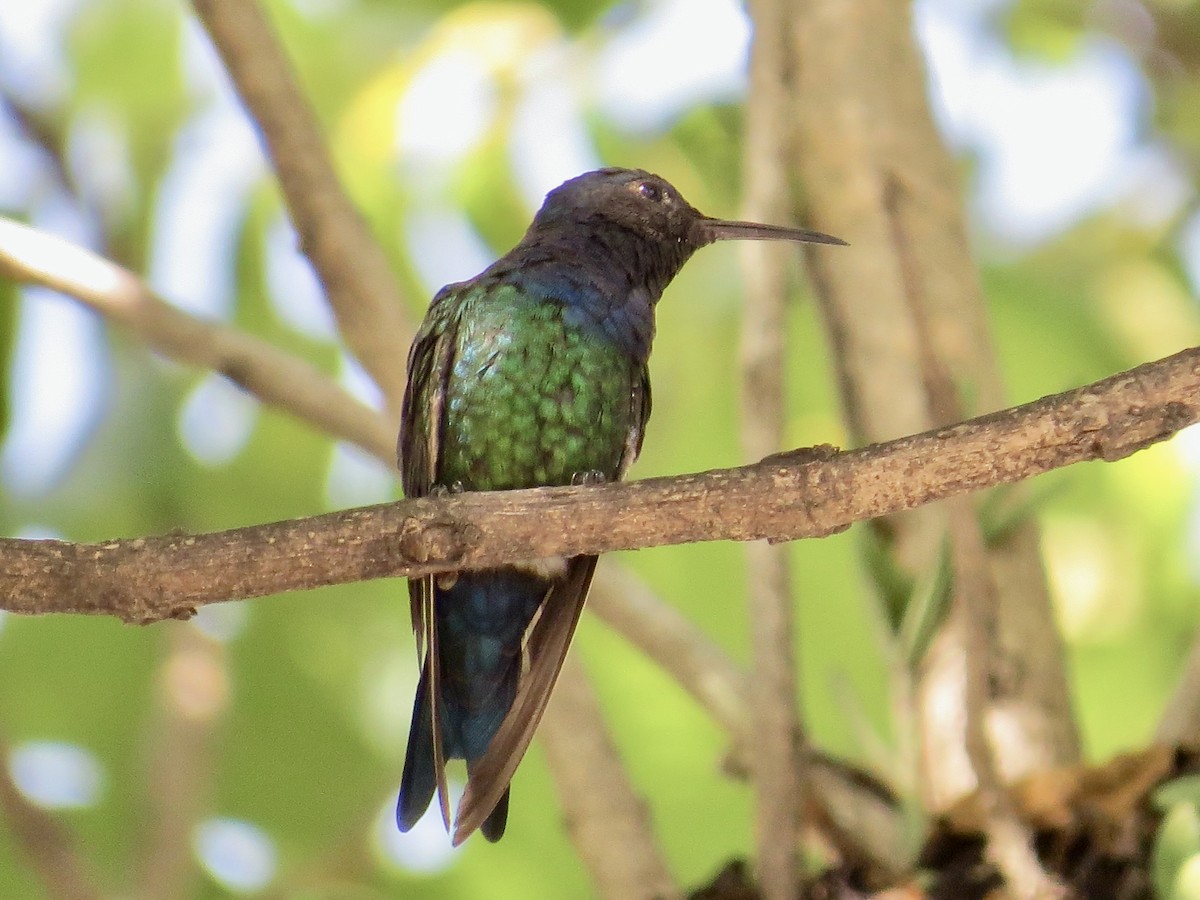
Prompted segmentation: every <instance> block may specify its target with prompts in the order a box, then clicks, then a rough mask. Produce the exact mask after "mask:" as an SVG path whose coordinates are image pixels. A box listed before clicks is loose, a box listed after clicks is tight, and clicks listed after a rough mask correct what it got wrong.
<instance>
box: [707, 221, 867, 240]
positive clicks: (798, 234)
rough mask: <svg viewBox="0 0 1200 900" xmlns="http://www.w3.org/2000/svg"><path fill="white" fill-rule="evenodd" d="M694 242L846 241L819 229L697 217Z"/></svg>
mask: <svg viewBox="0 0 1200 900" xmlns="http://www.w3.org/2000/svg"><path fill="white" fill-rule="evenodd" d="M694 228H695V237H696V244H697V245H698V246H704V245H705V244H711V243H713V242H714V241H795V242H796V243H800V244H840V245H842V246H846V242H845V241H843V240H842V239H841V238H835V237H834V236H833V235H829V234H822V233H821V232H820V231H806V230H804V229H803V228H787V227H785V226H783V225H762V224H760V223H758V222H733V221H730V220H729V219H709V218H703V219H698V220H697V221H696V224H695V226H694Z"/></svg>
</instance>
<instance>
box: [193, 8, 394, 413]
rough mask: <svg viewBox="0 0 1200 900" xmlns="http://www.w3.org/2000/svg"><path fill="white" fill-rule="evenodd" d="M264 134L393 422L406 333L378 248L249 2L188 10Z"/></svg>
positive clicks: (301, 227)
mask: <svg viewBox="0 0 1200 900" xmlns="http://www.w3.org/2000/svg"><path fill="white" fill-rule="evenodd" d="M192 5H193V6H194V7H195V9H196V13H197V14H198V15H199V16H200V19H201V21H203V23H204V27H205V28H206V29H208V33H209V36H210V37H211V38H212V40H213V44H214V45H215V46H216V48H217V52H218V53H220V55H221V58H222V59H223V60H224V61H225V66H226V68H227V69H228V70H229V74H230V77H231V78H232V79H233V82H234V84H235V85H236V86H237V90H238V93H239V95H240V96H241V98H242V102H243V103H245V104H246V107H247V109H248V110H249V111H250V114H251V115H252V116H253V117H254V120H255V122H257V124H258V127H259V129H260V130H261V132H262V136H263V140H264V141H265V143H266V146H267V152H268V153H269V154H270V156H271V161H272V163H273V166H274V170H275V173H276V175H277V176H278V178H279V186H280V188H281V189H282V191H283V196H284V199H285V201H286V202H287V206H288V210H289V212H290V213H291V217H292V222H293V223H294V224H295V226H296V232H297V233H298V234H299V236H300V245H301V248H302V249H303V251H304V253H305V255H306V256H308V258H309V259H310V260H311V261H312V264H313V267H314V268H315V269H316V271H317V275H318V277H319V278H320V279H321V283H322V284H323V285H324V287H325V294H326V297H327V298H328V300H329V303H330V306H331V307H332V308H333V311H334V315H335V316H336V317H337V321H338V327H339V329H340V330H341V334H342V338H343V339H344V340H345V342H346V345H347V346H348V347H349V348H350V351H351V352H352V353H353V354H354V355H355V356H356V357H358V359H359V361H360V362H361V363H362V364H363V367H364V368H365V369H366V370H367V371H368V372H370V373H371V376H372V377H373V378H374V379H375V381H376V383H377V384H378V385H379V387H380V389H381V390H382V391H383V393H384V396H385V397H387V399H388V409H389V411H390V412H391V415H390V416H389V419H390V420H392V421H398V420H399V409H400V398H401V397H402V396H403V392H404V378H405V359H406V355H407V351H408V344H409V341H410V340H411V339H412V328H411V326H410V325H409V324H408V323H407V321H406V319H405V316H404V303H403V297H402V295H401V293H400V288H399V285H398V284H397V283H396V279H395V277H394V275H393V274H392V271H391V268H390V267H389V265H388V261H387V259H386V257H385V256H384V254H383V251H382V250H381V249H380V247H379V244H378V242H376V240H375V238H374V236H373V235H372V234H371V232H370V231H369V230H368V229H367V227H366V225H365V224H364V223H363V220H362V218H361V217H360V216H359V214H358V212H357V210H355V208H354V206H353V205H352V204H351V203H350V200H349V198H347V196H346V194H345V192H344V191H343V190H342V186H341V184H340V183H339V182H338V178H337V175H336V174H335V172H334V170H333V165H332V163H331V162H330V160H329V156H328V153H327V151H326V149H325V144H324V141H323V138H322V135H321V129H320V126H319V125H318V124H317V120H316V117H315V116H314V115H313V112H312V109H311V108H310V107H309V105H308V102H307V101H306V100H305V99H304V96H303V94H301V92H300V89H299V87H298V86H297V84H296V81H295V78H294V76H293V74H292V70H291V66H290V65H289V63H288V61H287V58H286V56H285V55H284V51H283V48H282V47H281V46H280V44H279V42H278V40H277V39H276V37H275V34H274V32H272V30H271V27H270V25H269V24H268V22H267V20H266V18H265V17H264V15H263V12H262V9H261V8H260V7H259V5H258V3H256V2H253V0H194V2H193V4H192Z"/></svg>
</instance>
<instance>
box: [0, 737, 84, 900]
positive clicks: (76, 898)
mask: <svg viewBox="0 0 1200 900" xmlns="http://www.w3.org/2000/svg"><path fill="white" fill-rule="evenodd" d="M8 758H9V748H8V744H7V742H6V741H4V740H2V739H0V763H5V764H0V815H3V816H4V817H5V818H7V819H8V823H9V827H10V828H11V829H12V833H13V836H14V837H15V843H16V844H17V846H18V847H20V849H21V850H22V851H23V852H24V854H25V857H26V859H28V860H29V862H30V864H31V867H32V871H33V872H34V874H35V875H36V876H37V877H38V878H39V879H40V880H41V882H42V884H44V885H45V886H46V892H47V896H50V897H55V898H58V897H61V898H63V900H92V898H95V900H99V898H101V897H103V896H104V894H103V892H102V891H101V890H100V882H99V881H98V879H97V877H96V875H95V873H94V872H91V871H90V870H89V867H88V866H87V865H86V863H85V860H84V859H82V858H81V856H80V854H79V850H78V847H77V844H76V841H75V838H74V836H73V835H72V834H71V833H70V831H69V830H68V829H67V828H66V827H65V826H64V825H63V824H62V823H61V822H59V821H58V819H56V818H55V817H54V816H52V815H51V814H50V813H48V812H47V811H46V810H44V809H42V808H41V807H39V806H35V805H34V804H32V803H30V802H29V801H28V800H26V799H25V797H24V796H23V795H22V794H21V792H20V791H19V790H17V786H16V785H15V784H14V783H13V780H12V777H11V775H10V774H9V771H8V766H7V765H6V763H7V761H8Z"/></svg>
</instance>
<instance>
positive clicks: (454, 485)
mask: <svg viewBox="0 0 1200 900" xmlns="http://www.w3.org/2000/svg"><path fill="white" fill-rule="evenodd" d="M466 491H467V489H466V488H465V487H463V483H462V482H461V481H452V482H450V484H449V485H445V484H435V485H433V487H431V488H430V489H429V496H430V497H434V498H436V499H438V500H441V499H442V498H444V497H449V496H450V495H451V494H464V493H466Z"/></svg>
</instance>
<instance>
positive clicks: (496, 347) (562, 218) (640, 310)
mask: <svg viewBox="0 0 1200 900" xmlns="http://www.w3.org/2000/svg"><path fill="white" fill-rule="evenodd" d="M736 239H743V240H783V241H800V242H810V243H820V244H842V243H844V241H840V240H838V239H837V238H834V237H830V236H829V235H825V234H820V233H819V232H814V231H800V230H798V229H793V228H783V227H780V226H776V225H759V224H756V223H753V222H731V221H726V220H724V219H713V218H709V217H708V216H705V215H702V214H701V213H700V212H699V211H698V210H696V209H695V208H694V207H692V206H691V204H689V203H688V202H687V201H686V200H684V199H683V197H681V196H680V194H679V192H678V191H677V190H675V188H673V187H672V186H671V185H670V184H668V183H667V182H666V181H664V180H663V179H662V178H659V177H658V176H657V175H652V174H650V173H649V172H643V171H641V170H638V169H600V170H598V171H595V172H588V173H586V174H584V175H580V176H579V177H577V178H573V179H571V180H570V181H567V182H566V183H564V184H562V185H560V186H559V187H557V188H555V189H554V190H553V191H551V192H550V193H549V194H548V195H547V197H546V201H545V203H544V204H543V205H542V208H541V209H540V210H539V211H538V213H537V215H536V216H535V217H534V220H533V224H532V225H530V226H529V230H528V231H527V232H526V233H525V236H524V237H523V238H522V239H521V241H520V243H518V244H517V245H516V246H515V247H514V248H513V249H512V250H510V251H509V252H508V253H507V254H506V255H505V256H503V257H502V258H501V259H499V260H497V261H496V262H495V263H493V264H492V265H491V266H489V267H488V268H487V269H485V270H484V271H483V272H482V273H481V274H479V275H477V276H476V277H475V278H472V279H471V280H469V281H462V282H459V283H457V284H450V285H447V286H446V287H444V288H442V289H441V290H440V291H439V292H438V294H437V296H435V297H434V298H433V302H432V303H431V304H430V306H429V311H428V313H427V314H426V316H425V321H424V323H422V325H421V329H420V331H419V332H418V333H417V336H416V338H415V340H414V341H413V345H412V350H411V352H410V353H409V357H408V385H407V388H406V390H405V394H404V406H403V414H402V416H403V417H402V423H401V428H400V439H399V447H398V452H399V460H400V470H401V473H402V480H403V483H404V492H405V494H407V495H408V496H409V497H423V496H426V495H428V494H430V493H432V492H441V491H459V490H470V491H495V490H511V489H515V488H528V487H538V486H543V485H566V484H578V483H598V482H602V481H611V480H614V479H619V478H621V477H622V476H623V475H624V474H625V471H626V470H627V469H628V468H629V466H630V464H631V463H632V462H633V461H634V459H635V458H636V457H637V455H638V451H639V450H640V449H641V446H642V434H643V431H644V429H645V426H646V420H647V419H648V418H649V416H650V381H649V372H648V369H647V361H648V360H649V357H650V343H651V341H652V340H653V338H654V307H655V304H656V303H657V302H658V298H659V296H660V295H661V294H662V292H663V288H665V287H666V286H667V283H668V282H669V281H670V280H671V279H672V278H674V277H675V274H676V273H677V272H678V271H679V269H680V268H681V267H682V266H683V264H684V263H685V262H686V261H687V260H688V258H689V257H690V256H691V255H692V254H693V253H694V252H695V251H696V250H698V249H699V248H700V247H703V246H705V245H706V244H711V243H713V242H714V241H721V240H736ZM595 567H596V557H595V556H576V557H572V558H570V559H561V558H560V559H538V560H513V562H512V564H511V565H508V566H505V567H504V568H499V569H488V570H485V571H476V572H470V571H464V572H456V573H448V574H441V575H433V576H426V577H424V578H414V579H410V580H409V593H410V596H411V601H412V620H413V630H414V631H415V632H416V635H417V644H418V652H419V653H420V652H422V651H423V653H424V659H423V661H422V669H421V679H420V683H419V684H418V686H417V693H416V699H415V701H414V704H413V716H412V727H411V730H410V731H409V736H408V751H407V756H406V758H405V761H404V774H403V776H402V779H401V783H400V801H399V805H398V807H397V810H396V820H397V823H398V824H399V826H400V830H401V831H407V830H409V829H410V828H412V827H413V825H415V824H416V822H417V820H418V819H420V818H421V816H422V814H423V813H424V812H425V810H426V808H428V806H429V803H430V801H431V800H432V799H433V794H434V792H435V791H436V792H437V793H438V798H439V803H440V805H441V811H442V819H443V821H444V822H445V824H446V827H447V828H449V826H450V804H449V800H448V798H447V793H446V776H445V761H446V760H447V759H465V760H466V763H467V786H466V791H465V793H464V794H463V797H462V800H461V801H460V803H459V806H458V812H457V815H456V817H455V827H454V843H455V844H459V843H461V842H462V841H464V840H465V839H466V838H467V837H468V836H469V835H470V834H471V833H472V832H473V831H474V830H475V829H476V828H479V829H480V830H482V832H483V835H484V837H486V838H487V839H488V840H491V841H496V840H499V839H500V837H501V835H503V834H504V826H505V822H506V820H507V818H508V799H509V782H510V781H511V779H512V776H513V773H514V772H515V771H516V768H517V764H518V763H519V762H520V761H521V757H522V756H524V754H525V750H526V749H527V748H528V746H529V742H530V740H531V739H532V738H533V733H534V730H535V729H536V728H537V725H538V722H539V721H540V720H541V717H542V712H543V711H544V710H545V708H546V702H547V700H548V699H549V697H550V692H551V690H552V689H553V687H554V682H555V679H556V678H557V677H558V672H559V668H560V667H561V666H562V661H563V657H564V656H565V654H566V652H567V647H568V645H569V644H570V643H571V636H572V634H573V633H574V631H575V625H576V623H577V622H578V621H579V614H580V612H581V611H582V609H583V601H584V598H585V597H586V595H587V591H588V586H589V584H590V583H591V580H592V572H593V571H594V569H595ZM535 620H536V621H535Z"/></svg>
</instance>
